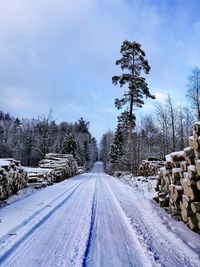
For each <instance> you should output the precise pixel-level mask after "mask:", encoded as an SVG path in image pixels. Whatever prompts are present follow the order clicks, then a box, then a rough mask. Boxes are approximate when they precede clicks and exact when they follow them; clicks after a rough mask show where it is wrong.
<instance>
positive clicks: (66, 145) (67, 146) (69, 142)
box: [62, 133, 77, 158]
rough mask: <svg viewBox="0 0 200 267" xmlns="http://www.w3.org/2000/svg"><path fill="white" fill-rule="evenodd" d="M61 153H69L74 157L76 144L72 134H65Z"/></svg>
mask: <svg viewBox="0 0 200 267" xmlns="http://www.w3.org/2000/svg"><path fill="white" fill-rule="evenodd" d="M62 153H63V154H71V155H73V157H74V158H76V154H77V145H76V141H75V138H74V136H73V134H71V133H70V134H68V135H66V136H65V139H64V142H63V147H62Z"/></svg>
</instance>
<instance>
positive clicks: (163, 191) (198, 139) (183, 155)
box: [156, 123, 200, 232]
mask: <svg viewBox="0 0 200 267" xmlns="http://www.w3.org/2000/svg"><path fill="white" fill-rule="evenodd" d="M156 190H157V191H158V197H157V201H158V203H159V205H160V206H161V207H163V208H165V209H166V210H167V211H168V212H169V213H170V214H171V215H172V216H173V217H174V218H175V219H177V220H182V221H183V222H185V223H186V224H187V225H188V226H189V227H190V229H192V230H193V231H196V232H200V124H199V123H197V124H195V127H194V132H193V136H191V137H189V147H187V148H185V149H184V150H183V151H179V152H173V153H171V154H170V155H167V156H166V161H165V166H164V167H162V168H160V170H159V172H158V175H157V187H156Z"/></svg>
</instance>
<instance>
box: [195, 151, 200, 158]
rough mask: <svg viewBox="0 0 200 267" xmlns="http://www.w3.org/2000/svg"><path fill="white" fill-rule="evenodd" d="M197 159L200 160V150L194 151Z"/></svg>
mask: <svg viewBox="0 0 200 267" xmlns="http://www.w3.org/2000/svg"><path fill="white" fill-rule="evenodd" d="M194 154H195V158H196V159H200V149H196V150H194Z"/></svg>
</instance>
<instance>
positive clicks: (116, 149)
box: [110, 124, 124, 165]
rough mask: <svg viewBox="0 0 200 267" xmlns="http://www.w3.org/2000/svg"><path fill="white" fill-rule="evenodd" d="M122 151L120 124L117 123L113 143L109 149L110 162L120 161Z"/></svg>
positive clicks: (122, 142)
mask: <svg viewBox="0 0 200 267" xmlns="http://www.w3.org/2000/svg"><path fill="white" fill-rule="evenodd" d="M123 151H124V138H123V133H122V130H121V127H120V125H119V124H118V126H117V129H116V132H115V136H114V139H113V143H112V145H111V150H110V163H112V164H117V165H118V163H119V162H120V160H121V158H122V156H123Z"/></svg>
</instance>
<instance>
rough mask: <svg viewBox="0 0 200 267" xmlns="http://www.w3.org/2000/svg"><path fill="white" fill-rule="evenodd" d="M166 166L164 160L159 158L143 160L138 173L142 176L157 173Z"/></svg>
mask: <svg viewBox="0 0 200 267" xmlns="http://www.w3.org/2000/svg"><path fill="white" fill-rule="evenodd" d="M162 166H164V161H163V160H161V159H157V158H148V159H147V160H143V161H142V164H140V166H139V171H138V174H139V175H142V176H152V175H156V174H157V172H158V170H159V169H160V167H162Z"/></svg>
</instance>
